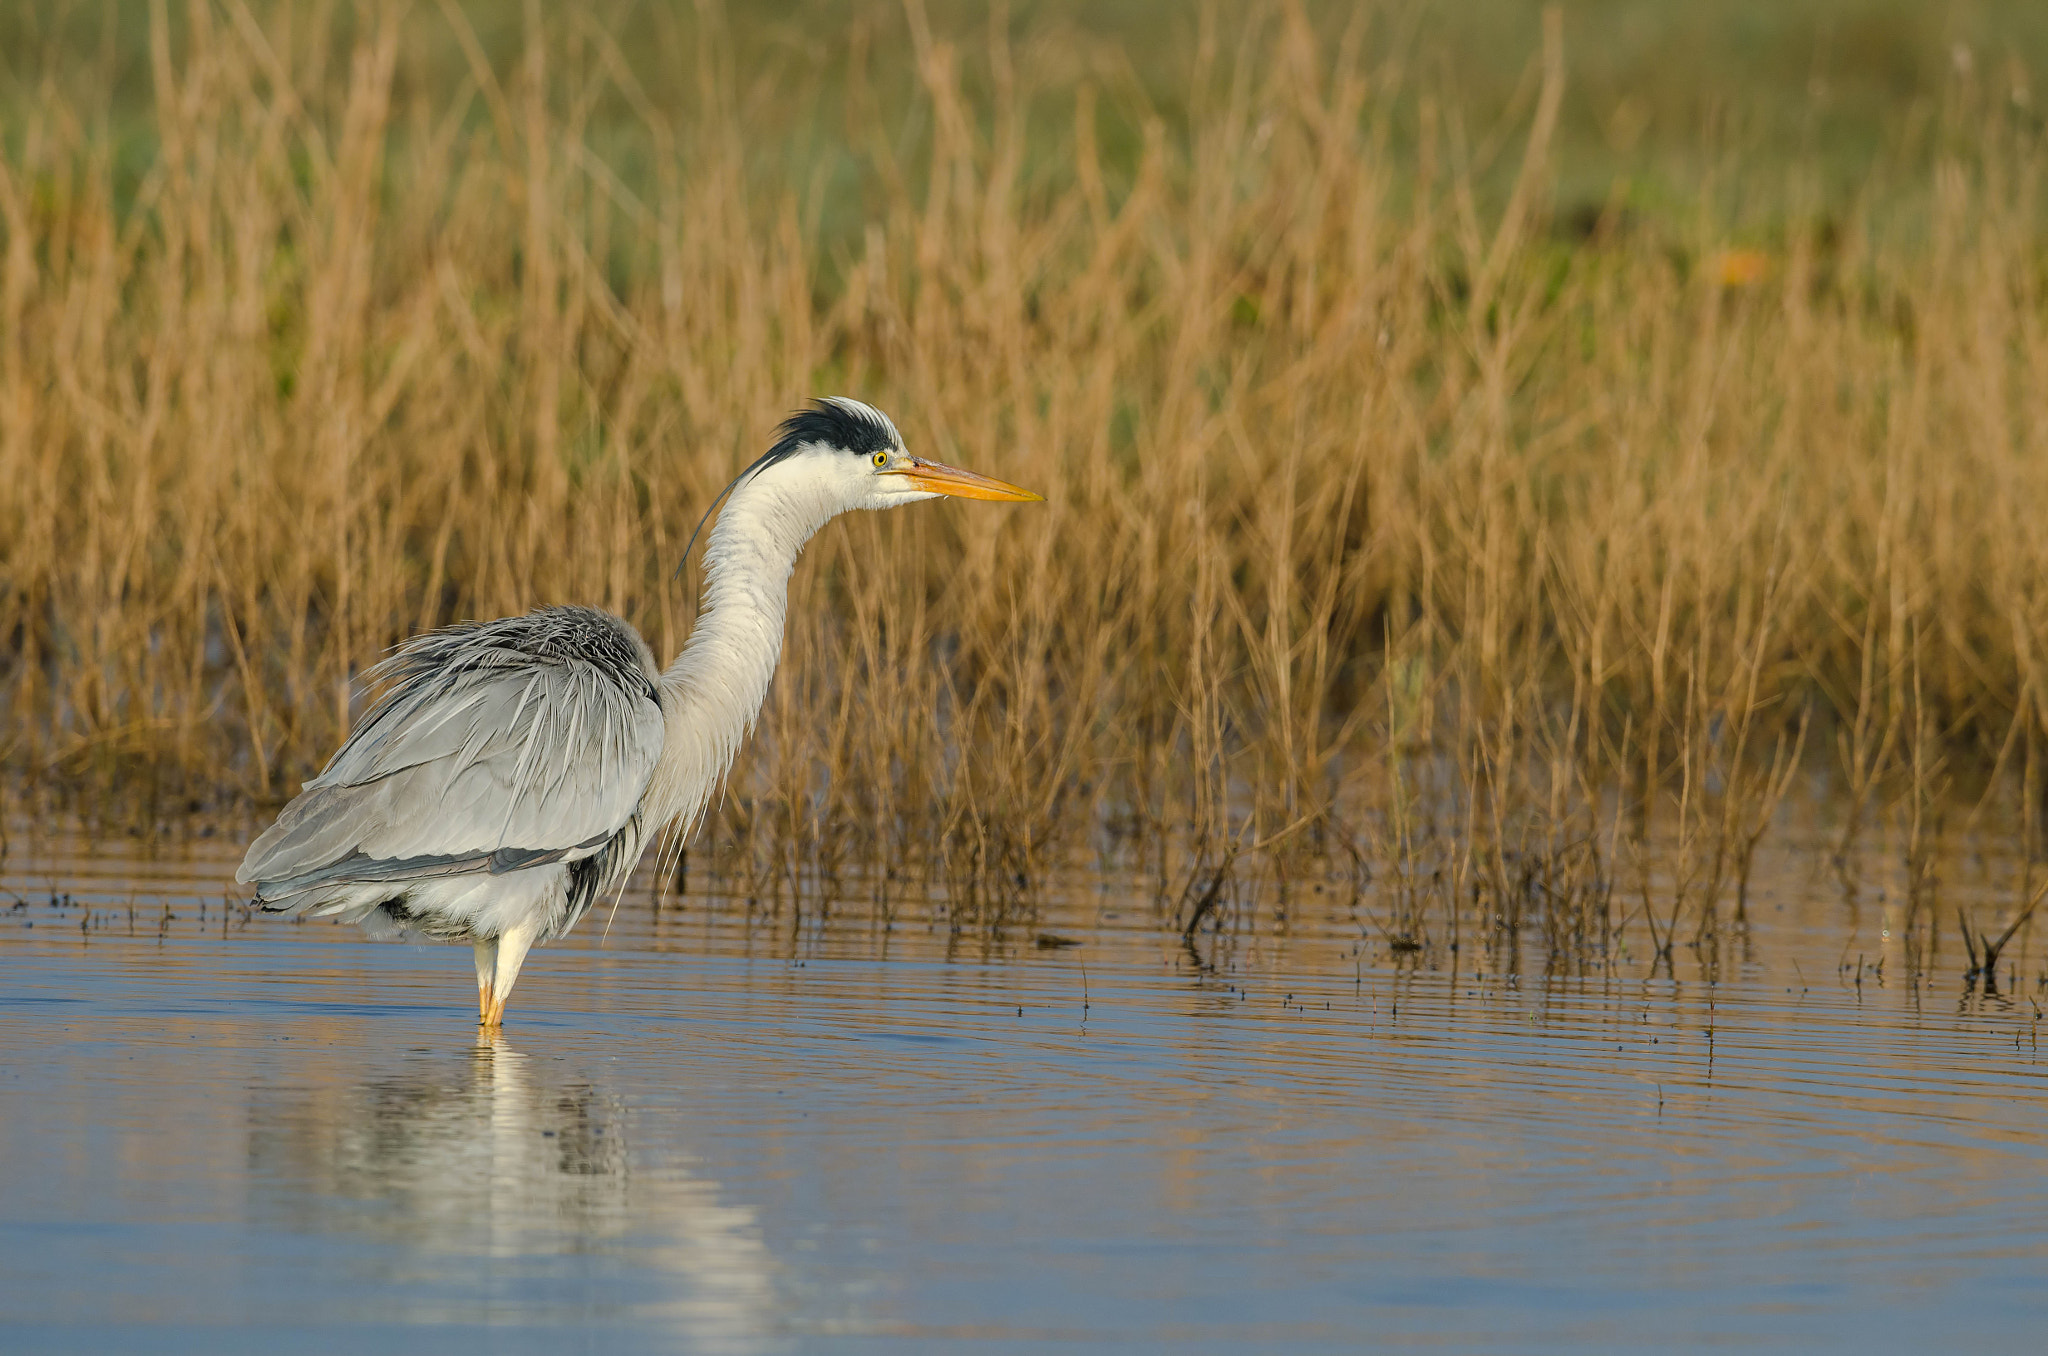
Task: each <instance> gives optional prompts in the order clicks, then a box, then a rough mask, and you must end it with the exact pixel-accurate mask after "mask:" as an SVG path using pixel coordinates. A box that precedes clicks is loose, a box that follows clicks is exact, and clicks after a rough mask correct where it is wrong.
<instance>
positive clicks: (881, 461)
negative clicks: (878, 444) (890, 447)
mask: <svg viewBox="0 0 2048 1356" xmlns="http://www.w3.org/2000/svg"><path fill="white" fill-rule="evenodd" d="M888 464H889V454H888V453H887V452H877V453H875V465H877V466H887V465H888Z"/></svg>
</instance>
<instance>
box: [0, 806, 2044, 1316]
mask: <svg viewBox="0 0 2048 1356" xmlns="http://www.w3.org/2000/svg"><path fill="white" fill-rule="evenodd" d="M236 855H238V854H236V853H235V851H234V850H233V849H231V848H225V847H222V848H218V849H215V850H212V851H207V850H205V848H204V846H202V848H200V849H195V850H194V851H192V852H190V853H187V854H182V855H177V856H173V857H169V858H163V857H158V858H144V857H141V856H138V855H135V853H134V852H133V850H132V849H128V848H122V847H120V846H119V845H116V846H115V847H105V846H100V847H86V846H84V845H82V844H75V843H74V844H68V845H67V844H61V843H60V844H57V845H54V846H44V847H39V848H36V849H33V850H31V849H29V848H26V847H24V846H23V844H21V843H20V842H19V841H17V842H16V843H15V845H14V849H13V852H12V855H10V856H9V857H8V858H6V859H5V860H0V889H4V890H5V891H7V892H8V893H5V894H0V1348H4V1349H5V1350H7V1351H10V1352H13V1351H100V1350H152V1351H208V1352H216V1351H226V1352H237V1351H258V1350H262V1351H270V1350H274V1349H278V1348H279V1347H280V1346H281V1345H286V1346H287V1347H288V1349H290V1350H294V1351H308V1350H310V1351H319V1350H334V1351H364V1350H375V1351H379V1352H384V1353H391V1354H392V1356H399V1354H401V1353H408V1352H414V1351H443V1350H447V1351H474V1350H485V1349H488V1350H492V1351H508V1352H524V1351H534V1352H542V1351H546V1352H562V1351H585V1350H589V1351H707V1352H782V1351H792V1352H794V1351H810V1350H831V1351H875V1352H884V1351H906V1350H910V1351H915V1350H929V1351H953V1350H969V1351H977V1352H1007V1351H1040V1350H1048V1351H1049V1350H1059V1351H1089V1350H1133V1349H1173V1350H1188V1351H1247V1350H1270V1351H1320V1350H1357V1349H1360V1348H1362V1347H1365V1348H1370V1347H1379V1346H1401V1345H1417V1346H1435V1347H1440V1348H1446V1349H1452V1350H1467V1349H1484V1350H1510V1351H1588V1350H1642V1349H1645V1348H1652V1347H1654V1348H1661V1349H1679V1348H1690V1349H1702V1348H1717V1347H1725V1346H1735V1345H1740V1346H1743V1347H1766V1348H1775V1349H1797V1350H1813V1349H1816V1348H1855V1349H1858V1350H1863V1351H1871V1350H1912V1349H1923V1348H1927V1347H1931V1346H1933V1345H1935V1344H1937V1343H1939V1344H1941V1345H1944V1346H1950V1345H1954V1344H1956V1343H1957V1342H1958V1341H1959V1340H1963V1339H1975V1338H1980V1337H1989V1338H2000V1339H2003V1338H2013V1339H2018V1340H2020V1341H2021V1342H2023V1343H2031V1342H2033V1341H2036V1340H2038V1338H2039V1335H2040V1332H2041V1331H2042V1328H2041V1325H2042V1323H2043V1322H2044V1321H2048V1176H2044V1172H2043V1169H2044V1167H2048V1152H2044V1145H2048V1079H2044V1074H2043V1066H2042V1065H2041V1063H2040V1057H2039V1053H2038V1049H2037V1021H2038V1017H2039V1009H2038V1008H2037V1007H2036V1006H2035V998H2036V997H2037V996H2038V991H2039V987H2040V980H2039V978H2038V976H2034V977H2032V978H2030V977H2029V976H2031V975H2034V972H2035V971H2038V970H2039V969H2040V962H2039V959H2038V958H2032V959H2029V958H2025V957H2022V958H2021V959H2020V960H2019V961H2018V962H2016V968H2015V970H2014V973H2013V975H2012V976H2011V977H2009V978H2008V980H2007V982H2006V989H2007V993H2008V996H2006V997H1997V996H1992V997H1985V996H1983V995H1981V994H1973V993H1970V992H1968V991H1966V990H1965V989H1964V988H1963V986H1962V984H1961V982H1960V979H1959V976H1958V975H1957V973H1956V971H1957V969H1958V967H1956V966H1954V965H1952V964H1951V965H1949V966H1948V967H1947V969H1946V970H1943V969H1941V967H1939V966H1937V967H1936V971H1935V973H1933V974H1932V975H1931V976H1930V977H1929V978H1928V979H1927V980H1926V981H1925V982H1923V983H1919V984H1911V983H1901V974H1900V972H1901V970H1902V968H1903V967H1902V966H1901V965H1900V964H1899V963H1898V962H1897V960H1896V959H1895V958H1894V959H1892V960H1891V961H1889V962H1888V963H1887V964H1888V968H1887V971H1886V973H1885V974H1884V975H1882V976H1881V975H1880V974H1879V973H1878V971H1877V965H1878V963H1879V962H1880V961H1881V960H1885V959H1886V954H1885V947H1886V944H1887V943H1886V940H1885V936H1884V923H1885V920H1886V915H1885V910H1884V906H1883V905H1882V903H1881V902H1880V901H1878V900H1877V899H1875V898H1873V899H1869V900H1866V901H1865V902H1864V903H1863V904H1861V905H1855V904H1845V903H1844V901H1843V900H1842V899H1841V898H1840V895H1839V892H1836V893H1834V894H1832V895H1831V894H1829V893H1828V892H1827V891H1826V890H1822V889H1820V888H1819V887H1816V886H1813V885H1812V884H1811V883H1810V882H1806V881H1805V880H1804V878H1802V877H1799V876H1798V875H1797V873H1796V872H1789V873H1787V874H1788V876H1789V879H1788V880H1787V881H1786V882H1785V883H1784V884H1783V886H1782V887H1781V888H1780V889H1779V891H1778V892H1777V893H1776V895H1770V894H1768V893H1767V894H1766V896H1765V898H1766V901H1767V902H1765V903H1764V904H1763V905H1762V907H1761V908H1760V909H1759V912H1758V922H1757V925H1756V928H1755V930H1754V933H1753V935H1752V936H1751V937H1750V938H1748V939H1747V942H1746V943H1745V944H1744V945H1743V946H1742V947H1741V948H1740V949H1739V954H1734V955H1731V956H1730V957H1729V958H1728V960H1727V961H1726V963H1725V964H1724V965H1723V966H1722V967H1721V973H1720V976H1719V978H1718V982H1713V983H1708V982H1706V980H1705V979H1704V978H1702V977H1700V975H1699V973H1697V972H1698V969H1699V967H1698V966H1697V964H1695V963H1693V962H1691V961H1684V962H1681V963H1680V964H1679V965H1678V967H1677V975H1676V977H1675V978H1672V977H1659V978H1650V977H1648V966H1647V965H1645V964H1643V963H1641V962H1631V963H1628V964H1625V965H1623V966H1621V967H1620V968H1619V970H1618V972H1617V973H1616V974H1615V975H1613V976H1611V977H1599V978H1591V979H1555V980H1548V981H1546V980H1544V979H1543V978H1541V977H1540V973H1539V974H1528V975H1522V976H1515V975H1511V974H1503V973H1499V972H1498V971H1499V961H1498V960H1497V959H1496V961H1494V962H1493V965H1494V967H1495V968H1493V969H1489V968H1487V965H1486V964H1484V963H1480V964H1478V965H1476V966H1475V965H1474V964H1473V963H1470V962H1467V963H1465V964H1463V965H1461V967H1460V968H1458V969H1455V970H1454V969H1452V968H1450V967H1449V966H1448V965H1442V964H1438V965H1436V967H1435V968H1430V966H1427V965H1423V966H1418V965H1416V964H1415V963H1414V960H1413V958H1407V957H1399V956H1393V955H1389V954H1387V953H1386V952H1385V951H1384V949H1383V948H1381V947H1380V946H1379V945H1378V944H1377V941H1376V933H1375V932H1374V931H1373V929H1372V928H1371V927H1370V924H1369V922H1368V923H1366V924H1364V925H1361V924H1360V923H1359V921H1358V920H1357V919H1356V918H1354V917H1352V916H1350V914H1349V913H1348V912H1347V911H1346V910H1344V909H1340V908H1338V907H1336V906H1335V905H1334V904H1331V905H1328V906H1324V905H1322V904H1321V903H1320V902H1319V901H1318V900H1317V898H1316V897H1315V896H1314V895H1313V894H1311V895H1309V896H1308V897H1307V902H1306V903H1305V904H1303V905H1302V906H1301V907H1300V908H1298V909H1297V910H1296V912H1295V914H1294V916H1293V917H1292V918H1291V919H1290V920H1289V921H1288V922H1287V923H1286V925H1284V926H1279V925H1275V926H1272V927H1270V928H1266V929H1265V930H1264V931H1260V930H1257V929H1255V930H1254V931H1253V933H1252V934H1248V935H1247V936H1245V937H1242V938H1240V939H1239V941H1238V944H1237V945H1236V946H1235V947H1233V948H1232V949H1231V951H1230V952H1229V957H1228V963H1227V964H1226V965H1225V966H1224V967H1223V968H1221V969H1219V970H1216V971H1210V972H1205V971H1203V970H1201V969H1198V968H1197V967H1196V966H1195V965H1194V964H1192V963H1191V961H1190V959H1189V958H1188V957H1187V956H1186V955H1185V954H1183V953H1181V952H1180V951H1179V949H1178V947H1177V945H1176V944H1175V942H1174V940H1173V939H1171V938H1170V937H1165V936H1162V935H1161V934H1160V932H1159V931H1158V929H1157V928H1156V927H1154V926H1153V924H1152V914H1151V911H1150V905H1149V902H1147V901H1145V900H1142V899H1139V900H1130V899H1126V898H1123V897H1121V896H1119V895H1118V894H1117V893H1115V892H1113V891H1112V892H1109V893H1102V892H1100V891H1084V892H1077V893H1076V894H1075V895H1074V896H1072V897H1070V898H1065V899H1063V900H1061V901H1057V902H1050V903H1048V904H1047V905H1046V908H1045V912H1044V913H1043V914H1042V915H1041V918H1040V921H1039V923H1038V925H1037V926H1038V927H1039V928H1048V927H1055V928H1057V930H1058V932H1059V933H1060V934H1061V935H1062V936H1063V937H1065V938H1068V939H1070V940H1073V941H1075V942H1077V943H1078V945H1074V946H1066V947H1056V948H1041V947H1039V946H1037V945H1035V944H1034V941H1033V937H1034V934H1033V933H1032V932H1026V933H1024V934H1022V935H1021V936H1020V937H1018V938H1017V939H1016V940H1015V942H1014V943H1013V944H1008V945H1003V946H995V947H984V946H981V945H980V944H979V943H977V944H975V945H972V946H968V945H963V944H959V943H957V942H955V943H952V944H949V942H948V940H947V938H946V935H945V933H944V930H943V929H935V928H933V927H931V926H930V925H929V924H928V923H927V922H922V921H921V922H919V923H918V924H917V925H915V926H909V925H903V926H899V927H898V928H897V929H895V930H894V931H892V932H881V931H878V930H877V929H875V928H873V927H872V926H869V925H868V924H866V923H864V922H863V923H854V922H842V923H834V922H833V921H832V920H831V919H829V918H828V919H826V920H823V921H820V920H818V919H816V918H809V919H807V920H799V921H796V922H794V923H792V920H791V919H790V918H789V916H788V915H787V912H786V911H785V913H784V915H783V916H781V917H779V918H775V919H768V918H762V917H759V916H756V917H755V918H754V919H753V920H752V921H749V919H748V916H747V914H746V912H745V910H744V908H728V909H725V910H723V911H721V910H718V909H713V908H708V907H706V906H705V905H704V904H703V903H702V901H698V900H692V901H691V902H690V904H689V906H688V907H685V908H681V909H675V908H671V909H670V910H668V911H667V912H665V913H663V914H662V915H660V916H659V917H657V916H656V915H655V914H654V912H653V911H652V909H651V908H650V907H649V906H648V905H647V904H646V902H645V900H641V899H636V898H631V897H629V900H628V903H627V905H626V907H625V908H623V909H622V910H621V911H620V914H619V916H618V919H617V920H616V922H615V924H614V926H613V927H612V930H611V935H610V936H609V938H604V937H602V936H601V934H602V920H601V919H598V918H595V917H594V918H592V919H590V920H587V921H586V923H585V925H584V929H583V931H582V932H581V933H580V934H579V935H578V936H577V937H575V938H574V939H572V940H571V941H570V942H568V943H565V944H562V945H558V946H556V947H553V948H550V949H547V950H545V951H542V952H539V953H536V956H535V958H534V959H533V961H532V962H530V964H529V966H528V969H527V972H526V976H525V977H524V978H523V979H522V980H521V982H520V986H519V990H518V993H517V995H516V997H515V1000H514V1002H513V1005H512V1009H511V1013H510V1016H509V1018H508V1024H507V1029H506V1035H505V1038H504V1039H503V1040H502V1041H500V1042H498V1043H496V1044H492V1045H487V1046H482V1047H479V1046H477V1045H475V1044H474V1039H473V1033H474V1026H473V1022H474V1001H473V990H472V981H471V976H470V970H469V956H468V952H467V949H466V948H462V949H451V948H420V947H408V946H395V945H382V944H374V943H368V942H364V941H362V940H360V939H359V938H358V937H357V936H356V935H355V934H354V933H352V932H349V931H346V930H342V929H337V928H333V927H330V926H326V925H322V924H305V925H295V924H291V923H286V922H280V921H277V920H274V919H263V918H257V919H255V920H254V921H251V922H247V923H246V924H245V923H244V922H243V920H242V918H241V917H240V916H239V915H238V914H235V913H233V912H230V911H226V910H224V909H223V907H222V900H223V898H224V897H225V896H228V895H230V894H232V893H233V890H232V886H231V884H230V883H229V878H230V876H231V873H232V869H233V864H234V859H235V857H236ZM53 891H54V892H56V894H57V895H58V899H57V902H56V903H55V904H53V903H52V902H51V900H50V896H51V894H52V892H53ZM66 893H68V894H69V895H70V896H71V903H70V904H69V905H68V906H67V905H66V903H65V901H64V899H63V896H64V895H65V894H66ZM1773 899H1775V902H1769V901H1771V900H1773ZM9 906H13V907H12V908H11V909H10V907H9ZM131 910H132V914H131ZM202 910H203V912H202ZM1319 910H1320V911H1319ZM166 911H168V913H169V915H170V916H169V917H166V916H165V914H166ZM2015 951H2016V952H2017V947H2016V948H2015ZM1858 956H1861V957H1863V959H1864V960H1865V961H1866V964H1865V965H1864V967H1863V971H1862V976H1861V983H1860V984H1859V983H1857V982H1856V980H1857V974H1856V968H1857V967H1856V966H1855V964H1854V963H1853V962H1854V960H1855V959H1856V958H1857V957H1858ZM1845 958H1846V960H1845ZM1845 963H1847V964H1848V969H1846V970H1845V969H1844V968H1842V967H1843V965H1844V964H1845ZM1534 968H1535V969H1536V970H1538V971H1539V972H1540V969H1541V967H1540V964H1538V965H1536V966H1535V967H1534ZM2014 980H2017V985H2015V983H2014V982H2013V981H2014ZM2015 988H2017V993H2014V992H2013V991H2014V990H2015Z"/></svg>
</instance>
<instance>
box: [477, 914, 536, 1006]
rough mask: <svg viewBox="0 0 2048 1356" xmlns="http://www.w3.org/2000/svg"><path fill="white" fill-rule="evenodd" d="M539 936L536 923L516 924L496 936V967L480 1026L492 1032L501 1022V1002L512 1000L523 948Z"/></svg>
mask: <svg viewBox="0 0 2048 1356" xmlns="http://www.w3.org/2000/svg"><path fill="white" fill-rule="evenodd" d="M539 935H540V921H539V920H538V919H536V920H534V921H533V922H530V923H519V924H516V925H514V926H512V927H509V928H506V929H505V930H504V931H503V932H501V933H499V934H498V967H497V973H496V974H495V975H494V976H493V978H492V980H491V1001H490V1007H489V1008H488V1010H487V1011H486V1012H485V1013H484V1025H485V1026H486V1027H489V1028H491V1029H493V1030H495V1029H497V1027H498V1026H500V1025H501V1024H502V1023H503V1022H504V1020H505V1000H506V999H507V998H510V997H511V996H512V986H513V985H514V984H516V983H518V982H519V967H520V966H522V965H524V964H526V951H527V948H528V947H530V946H532V945H533V940H534V938H536V937H538V936H539Z"/></svg>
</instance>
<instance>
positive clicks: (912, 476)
mask: <svg viewBox="0 0 2048 1356" xmlns="http://www.w3.org/2000/svg"><path fill="white" fill-rule="evenodd" d="M885 474H887V475H892V476H902V477H903V478H904V479H905V480H908V481H909V482H910V483H911V484H912V485H915V486H916V487H917V488H918V489H920V490H928V491H930V492H931V493H933V494H949V495H951V496H953V497H954V498H955V499H1013V500H1022V501H1026V502H1029V501H1032V500H1040V499H1044V498H1045V496H1044V495H1042V494H1033V493H1032V492H1031V491H1029V490H1020V489H1018V488H1017V487H1016V486H1015V485H1011V484H1009V483H1007V482H1005V481H1001V480H997V479H995V478H994V477H992V476H984V475H977V474H976V473H975V472H973V471H963V470H961V469H960V468H959V467H957V466H946V465H943V464H941V463H939V462H936V461H926V460H924V459H923V458H922V457H912V458H911V459H910V464H909V465H907V466H904V467H901V468H899V469H897V470H894V471H889V472H886V473H885Z"/></svg>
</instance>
